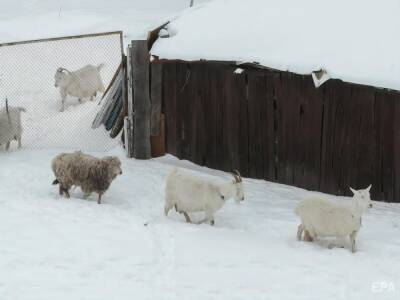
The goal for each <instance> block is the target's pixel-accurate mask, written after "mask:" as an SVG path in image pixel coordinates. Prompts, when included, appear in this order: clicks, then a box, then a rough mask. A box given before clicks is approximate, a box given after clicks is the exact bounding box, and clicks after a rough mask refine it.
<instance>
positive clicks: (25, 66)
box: [0, 32, 122, 151]
mask: <svg viewBox="0 0 400 300" xmlns="http://www.w3.org/2000/svg"><path fill="white" fill-rule="evenodd" d="M121 59H122V33H121V32H113V33H104V34H95V35H85V36H77V37H66V38H59V39H47V40H38V41H29V42H18V43H8V44H0V119H1V118H4V116H7V118H8V120H7V121H8V123H10V121H13V120H10V116H11V119H12V118H18V116H17V117H16V116H14V115H12V114H11V115H10V114H9V113H6V114H4V112H5V111H6V99H8V101H7V102H8V108H9V109H10V108H11V109H12V108H13V107H23V108H24V109H25V110H26V111H25V112H22V113H21V127H22V147H25V148H66V149H81V150H86V151H106V150H109V149H111V148H112V147H114V146H115V145H116V144H118V142H119V139H118V138H116V139H111V138H110V135H109V132H107V131H106V130H105V128H104V126H101V127H99V128H97V129H92V127H91V125H92V121H93V120H94V118H95V116H96V114H97V112H98V111H99V109H100V107H101V104H102V103H100V99H101V97H102V95H103V93H104V88H107V86H108V85H109V84H110V81H111V80H112V78H113V75H114V74H115V72H116V70H117V69H118V66H119V65H120V63H121ZM76 71H78V72H76ZM64 96H65V103H64V109H62V108H63V105H62V98H63V97H64ZM7 111H8V112H9V110H7ZM1 112H2V113H1ZM3 121H4V120H3ZM3 123H4V124H3ZM3 123H2V121H1V120H0V124H2V125H1V126H0V127H2V128H0V144H1V143H3V145H0V148H3V147H4V146H5V145H4V141H2V140H4V139H7V138H3V139H2V138H1V136H2V135H3V137H5V136H6V135H7V134H9V133H10V132H11V131H13V130H14V131H18V128H17V129H16V128H11V129H10V128H8V127H7V126H8V125H7V122H3ZM10 124H11V123H10ZM10 126H11V125H10ZM14 127H15V124H14ZM4 132H5V133H4ZM12 134H14V133H12ZM15 140H17V138H15ZM17 146H18V143H17V142H14V141H12V142H11V148H16V147H17Z"/></svg>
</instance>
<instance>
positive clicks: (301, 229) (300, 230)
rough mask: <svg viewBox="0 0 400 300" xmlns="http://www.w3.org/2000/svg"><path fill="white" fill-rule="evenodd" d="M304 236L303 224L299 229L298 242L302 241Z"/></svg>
mask: <svg viewBox="0 0 400 300" xmlns="http://www.w3.org/2000/svg"><path fill="white" fill-rule="evenodd" d="M302 234H303V224H300V225H299V226H298V227H297V240H298V241H301V236H302Z"/></svg>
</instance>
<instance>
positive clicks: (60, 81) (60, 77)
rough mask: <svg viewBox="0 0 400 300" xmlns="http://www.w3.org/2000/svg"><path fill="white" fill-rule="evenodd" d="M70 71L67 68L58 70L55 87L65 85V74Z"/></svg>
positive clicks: (55, 76)
mask: <svg viewBox="0 0 400 300" xmlns="http://www.w3.org/2000/svg"><path fill="white" fill-rule="evenodd" d="M68 72H69V71H68V70H67V69H64V68H58V69H57V71H56V74H55V75H54V81H55V82H54V86H55V87H59V86H60V87H63V86H65V75H66V74H67V73H68Z"/></svg>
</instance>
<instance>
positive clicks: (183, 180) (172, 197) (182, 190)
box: [164, 168, 244, 225]
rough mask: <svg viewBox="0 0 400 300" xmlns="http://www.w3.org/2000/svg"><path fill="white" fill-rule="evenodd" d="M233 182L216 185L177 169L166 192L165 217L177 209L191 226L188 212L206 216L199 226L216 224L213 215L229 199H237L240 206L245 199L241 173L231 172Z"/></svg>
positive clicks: (170, 176)
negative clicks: (207, 223)
mask: <svg viewBox="0 0 400 300" xmlns="http://www.w3.org/2000/svg"><path fill="white" fill-rule="evenodd" d="M232 175H233V177H234V180H230V181H229V182H221V183H217V182H215V181H211V180H208V178H207V179H206V178H201V177H199V176H196V175H195V174H192V172H190V173H189V172H188V171H182V170H178V169H177V168H175V169H174V170H173V171H172V172H171V173H170V174H169V175H168V178H167V184H166V189H165V207H164V212H165V215H166V216H167V215H168V212H169V211H170V210H171V209H172V208H175V210H176V211H177V212H179V213H181V214H183V215H184V216H185V219H186V222H188V223H191V222H192V221H191V219H190V217H189V213H193V212H201V211H203V212H204V213H205V218H204V220H202V221H201V222H199V223H198V224H200V223H204V222H210V224H211V225H214V214H215V212H217V211H218V210H219V209H220V208H221V207H222V206H223V205H224V204H225V202H226V201H227V200H229V199H230V198H233V199H235V201H236V202H237V203H240V202H241V201H243V200H244V194H243V186H242V177H241V176H240V173H239V172H238V171H235V173H232Z"/></svg>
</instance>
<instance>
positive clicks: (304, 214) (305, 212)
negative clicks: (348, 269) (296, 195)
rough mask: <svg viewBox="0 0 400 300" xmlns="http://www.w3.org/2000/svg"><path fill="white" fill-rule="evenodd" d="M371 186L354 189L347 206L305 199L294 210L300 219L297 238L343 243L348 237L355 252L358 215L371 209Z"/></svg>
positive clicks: (312, 198) (321, 200)
mask: <svg viewBox="0 0 400 300" xmlns="http://www.w3.org/2000/svg"><path fill="white" fill-rule="evenodd" d="M370 189H371V185H370V186H369V187H367V188H366V189H364V190H358V191H357V190H354V189H352V188H350V190H351V191H352V192H353V194H354V195H353V198H352V200H351V202H350V203H338V202H334V201H331V200H328V199H324V198H319V197H316V196H314V197H308V198H305V199H303V201H302V202H300V203H299V205H298V206H297V207H296V209H295V213H296V214H297V215H298V216H299V217H300V219H301V224H300V225H299V227H298V231H297V239H298V240H301V236H302V233H303V231H304V235H305V236H304V239H305V240H308V241H312V240H314V239H316V238H317V237H336V238H337V239H341V240H344V239H345V238H346V237H347V236H349V237H350V243H351V251H352V252H355V251H356V236H357V233H358V231H359V230H360V226H361V216H362V215H363V214H364V213H365V212H366V211H367V210H368V208H369V207H372V202H371V198H370V193H369V191H370Z"/></svg>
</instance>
